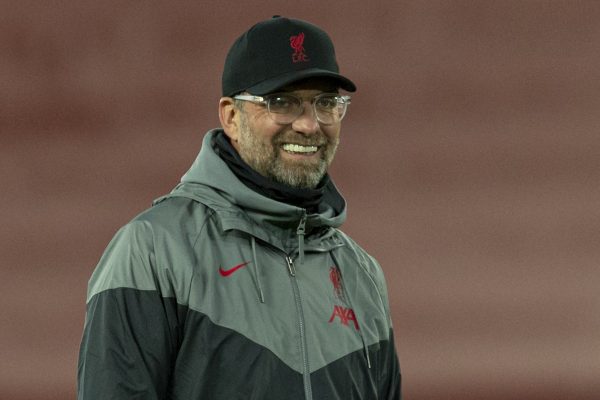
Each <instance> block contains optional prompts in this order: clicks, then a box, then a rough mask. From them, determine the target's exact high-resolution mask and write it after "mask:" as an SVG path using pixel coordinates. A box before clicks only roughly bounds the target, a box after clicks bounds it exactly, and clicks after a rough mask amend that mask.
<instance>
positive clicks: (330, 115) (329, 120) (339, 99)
mask: <svg viewBox="0 0 600 400" xmlns="http://www.w3.org/2000/svg"><path fill="white" fill-rule="evenodd" d="M233 98H234V99H237V100H244V101H251V102H253V103H256V104H262V105H263V106H265V107H267V110H268V111H269V116H270V117H271V119H273V121H275V122H276V123H278V124H291V123H292V122H294V121H295V120H296V118H298V117H299V116H300V115H302V113H303V112H304V99H303V98H301V97H299V96H296V95H294V94H291V93H273V94H268V95H265V96H254V95H251V94H238V95H237V96H234V97H233ZM310 103H311V104H312V106H313V110H314V112H315V115H316V117H317V121H319V122H320V123H322V124H323V125H332V124H335V123H337V122H340V121H341V120H342V118H344V115H346V110H347V109H348V104H350V96H340V95H339V94H337V93H321V94H319V95H317V96H315V97H313V98H312V99H311V100H310Z"/></svg>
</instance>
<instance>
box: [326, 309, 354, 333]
mask: <svg viewBox="0 0 600 400" xmlns="http://www.w3.org/2000/svg"><path fill="white" fill-rule="evenodd" d="M335 317H339V319H340V321H341V322H342V325H346V326H348V322H350V321H352V322H354V329H356V330H357V331H358V330H360V328H359V327H358V321H357V320H356V315H354V310H352V309H351V308H346V307H342V306H334V307H333V313H332V314H331V317H330V318H329V323H332V322H333V320H334V319H335Z"/></svg>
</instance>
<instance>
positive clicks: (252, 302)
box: [78, 130, 400, 400]
mask: <svg viewBox="0 0 600 400" xmlns="http://www.w3.org/2000/svg"><path fill="white" fill-rule="evenodd" d="M218 132H219V130H213V131H210V132H209V133H208V134H207V135H206V136H205V139H204V142H203V145H202V149H201V151H200V154H199V155H198V158H197V159H196V160H195V162H194V163H193V165H192V167H191V168H190V170H189V171H188V172H187V173H186V174H185V175H184V176H183V178H182V181H181V183H180V184H179V185H178V186H177V187H176V188H175V189H174V190H173V191H172V192H171V193H170V194H169V195H167V196H164V197H162V198H160V199H158V200H157V201H155V203H154V205H153V207H151V208H150V209H148V210H147V211H145V212H143V213H142V214H140V215H139V216H137V217H136V218H135V219H134V220H133V221H131V222H130V223H128V224H127V225H126V226H124V227H123V228H122V229H121V230H119V232H118V233H117V234H116V236H115V237H114V239H113V240H112V241H111V243H110V244H109V246H108V248H107V249H106V251H105V253H104V255H103V256H102V258H101V260H100V262H99V264H98V266H97V267H96V270H95V271H94V273H93V275H92V277H91V279H90V282H89V288H88V298H87V314H86V322H85V329H84V334H83V339H82V344H81V349H80V357H79V371H78V399H86V400H88V399H108V398H110V399H134V398H135V399H137V398H139V399H145V400H146V399H186V400H192V399H210V400H219V399H228V400H232V399H257V400H258V399H260V400H264V399H278V400H280V399H305V400H308V399H319V400H320V399H344V400H347V399H399V398H400V370H399V366H398V361H397V357H396V351H395V347H394V341H393V333H392V324H391V320H390V313H389V306H388V298H387V292H386V287H385V281H384V277H383V274H382V272H381V269H380V267H379V265H378V264H377V262H376V261H375V260H374V259H373V258H372V257H371V256H369V255H368V254H367V253H366V252H365V251H364V250H363V249H361V248H360V247H359V246H358V245H357V244H356V243H354V242H353V241H352V240H351V239H350V238H349V237H348V236H347V235H345V234H344V233H342V232H341V231H340V230H339V229H338V227H339V226H340V225H341V224H342V223H343V222H344V220H345V217H346V207H345V202H344V200H343V198H342V197H341V195H340V194H339V193H338V192H337V190H336V188H335V186H334V185H333V184H330V185H328V186H327V188H326V193H325V195H324V198H323V202H322V204H320V205H319V213H317V214H311V215H307V213H306V211H305V210H304V209H301V208H297V207H294V206H291V205H288V204H285V203H281V202H278V201H275V200H272V199H270V198H267V197H265V196H262V195H260V194H258V193H256V192H254V191H253V190H251V189H249V188H248V187H246V186H245V185H244V184H242V183H241V182H240V181H239V180H238V179H237V177H236V176H235V175H234V174H233V173H232V172H231V170H230V169H229V168H228V167H227V165H226V164H225V163H224V161H223V160H222V159H221V158H220V157H219V156H218V155H217V154H216V153H215V152H214V150H213V147H212V140H213V138H214V137H215V135H216V134H217V133H218Z"/></svg>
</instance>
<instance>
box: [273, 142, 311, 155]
mask: <svg viewBox="0 0 600 400" xmlns="http://www.w3.org/2000/svg"><path fill="white" fill-rule="evenodd" d="M282 148H283V150H285V151H287V152H288V153H302V154H306V153H315V152H316V151H317V150H319V148H318V147H317V146H302V145H299V144H292V143H286V144H284V145H283V146H282Z"/></svg>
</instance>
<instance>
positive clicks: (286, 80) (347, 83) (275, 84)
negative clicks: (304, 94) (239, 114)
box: [246, 68, 356, 96]
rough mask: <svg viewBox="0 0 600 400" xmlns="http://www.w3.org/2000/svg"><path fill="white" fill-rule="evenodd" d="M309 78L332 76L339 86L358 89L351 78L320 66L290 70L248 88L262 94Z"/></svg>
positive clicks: (346, 88)
mask: <svg viewBox="0 0 600 400" xmlns="http://www.w3.org/2000/svg"><path fill="white" fill-rule="evenodd" d="M307 78H330V79H331V80H332V81H334V82H335V83H336V84H337V85H338V87H340V88H342V89H344V90H346V91H348V92H355V91H356V85H355V84H354V83H353V82H352V81H351V80H350V79H348V78H346V77H345V76H342V75H340V74H337V73H335V72H331V71H327V70H323V69H319V68H308V69H304V70H301V71H293V72H289V73H287V74H283V75H280V76H278V77H275V78H271V79H268V80H266V81H262V82H260V83H257V84H256V85H254V86H252V87H249V88H248V89H246V90H247V91H248V93H251V94H254V95H258V96H261V95H263V94H267V93H272V92H274V91H276V90H278V89H281V88H282V87H284V86H287V85H290V84H292V83H294V82H298V81H300V80H303V79H307Z"/></svg>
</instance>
